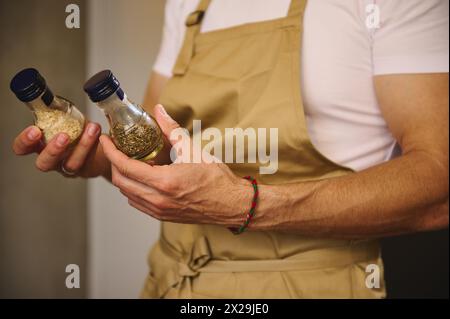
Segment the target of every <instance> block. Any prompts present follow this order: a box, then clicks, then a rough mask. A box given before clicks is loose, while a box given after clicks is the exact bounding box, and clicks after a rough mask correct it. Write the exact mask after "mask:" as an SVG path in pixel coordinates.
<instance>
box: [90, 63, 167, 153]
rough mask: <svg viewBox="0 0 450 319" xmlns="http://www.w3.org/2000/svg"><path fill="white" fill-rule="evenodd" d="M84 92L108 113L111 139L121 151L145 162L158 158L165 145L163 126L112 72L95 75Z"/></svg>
mask: <svg viewBox="0 0 450 319" xmlns="http://www.w3.org/2000/svg"><path fill="white" fill-rule="evenodd" d="M84 91H85V92H86V93H87V94H88V96H89V98H90V99H91V101H92V102H94V103H96V104H97V106H98V107H99V108H101V109H102V110H103V112H104V113H105V115H106V117H107V119H108V122H109V125H110V136H111V138H112V140H113V142H114V144H115V145H116V147H117V148H118V149H119V150H120V151H122V152H123V153H125V154H126V155H127V156H129V157H131V158H134V159H139V160H142V161H148V160H151V159H153V158H155V157H156V156H157V155H158V153H159V152H160V151H161V149H162V148H163V146H164V141H163V138H162V132H161V129H160V127H159V126H158V124H157V123H156V120H155V119H154V118H153V117H151V116H150V115H149V114H148V113H147V112H145V111H144V110H143V109H142V108H141V107H140V106H139V105H137V104H135V103H133V102H131V101H130V100H129V99H128V98H127V95H126V94H125V93H124V92H123V90H122V89H121V88H120V83H119V81H118V80H117V78H116V77H115V76H114V74H113V73H112V72H111V71H110V70H104V71H101V72H99V73H97V74H95V75H94V76H92V77H91V78H90V79H89V80H88V81H87V82H86V83H85V85H84Z"/></svg>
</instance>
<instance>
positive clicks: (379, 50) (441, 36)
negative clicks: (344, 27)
mask: <svg viewBox="0 0 450 319" xmlns="http://www.w3.org/2000/svg"><path fill="white" fill-rule="evenodd" d="M374 3H375V4H377V5H378V8H379V13H380V25H379V28H376V29H374V31H373V32H372V50H373V51H372V54H373V72H374V74H375V75H381V74H404V73H439V72H444V73H446V72H448V69H449V62H448V59H449V50H448V42H449V40H448V36H449V34H448V33H449V11H448V10H449V1H448V0H377V1H374Z"/></svg>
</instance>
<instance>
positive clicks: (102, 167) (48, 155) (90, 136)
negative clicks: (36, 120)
mask: <svg viewBox="0 0 450 319" xmlns="http://www.w3.org/2000/svg"><path fill="white" fill-rule="evenodd" d="M100 133H101V127H100V125H99V124H98V123H94V122H88V123H87V124H86V126H85V129H84V131H83V133H82V135H81V137H80V140H79V141H78V143H77V144H76V145H75V146H74V147H73V148H72V149H70V150H69V149H68V147H69V144H70V141H69V136H68V135H67V134H65V133H59V134H57V135H56V136H55V137H54V138H53V139H52V140H51V141H49V142H48V143H47V145H44V143H43V141H42V137H43V135H42V132H41V130H40V129H39V128H38V127H37V126H29V127H27V128H26V129H25V130H23V131H22V132H21V133H20V134H19V135H18V136H17V137H16V138H15V140H14V143H13V146H12V147H13V151H14V153H15V154H16V155H28V154H31V153H37V154H38V156H37V158H36V167H37V168H38V169H39V170H40V171H43V172H48V171H58V172H60V173H62V174H63V175H65V176H68V175H70V176H72V175H73V176H81V177H96V176H100V175H103V176H105V177H108V176H109V175H110V165H109V162H108V160H107V159H106V158H105V156H104V155H103V151H102V149H101V145H100V144H99V143H98V138H99V136H100ZM63 165H64V168H63ZM68 173H69V174H68Z"/></svg>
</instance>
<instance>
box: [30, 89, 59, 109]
mask: <svg viewBox="0 0 450 319" xmlns="http://www.w3.org/2000/svg"><path fill="white" fill-rule="evenodd" d="M54 100H55V96H54V95H53V93H52V91H50V89H49V88H46V89H45V90H44V92H42V94H41V95H39V96H38V97H37V98H35V99H34V100H32V101H29V102H26V104H27V105H28V106H29V107H30V108H32V109H36V108H44V107H49V106H50V105H52V103H53V102H54Z"/></svg>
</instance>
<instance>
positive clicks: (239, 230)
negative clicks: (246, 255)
mask: <svg viewBox="0 0 450 319" xmlns="http://www.w3.org/2000/svg"><path fill="white" fill-rule="evenodd" d="M244 178H245V179H246V180H249V181H250V182H251V183H252V186H253V191H254V193H253V199H252V206H251V207H250V211H249V212H248V213H247V216H246V219H245V222H244V223H243V224H242V225H241V226H240V227H230V228H228V229H229V230H230V231H231V232H232V233H233V234H235V235H239V234H242V233H243V232H244V231H245V230H246V229H247V228H248V225H249V224H250V222H251V221H252V219H253V216H254V215H255V210H256V204H257V203H258V196H259V192H258V183H257V182H256V179H254V178H253V177H251V176H245V177H244Z"/></svg>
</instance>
